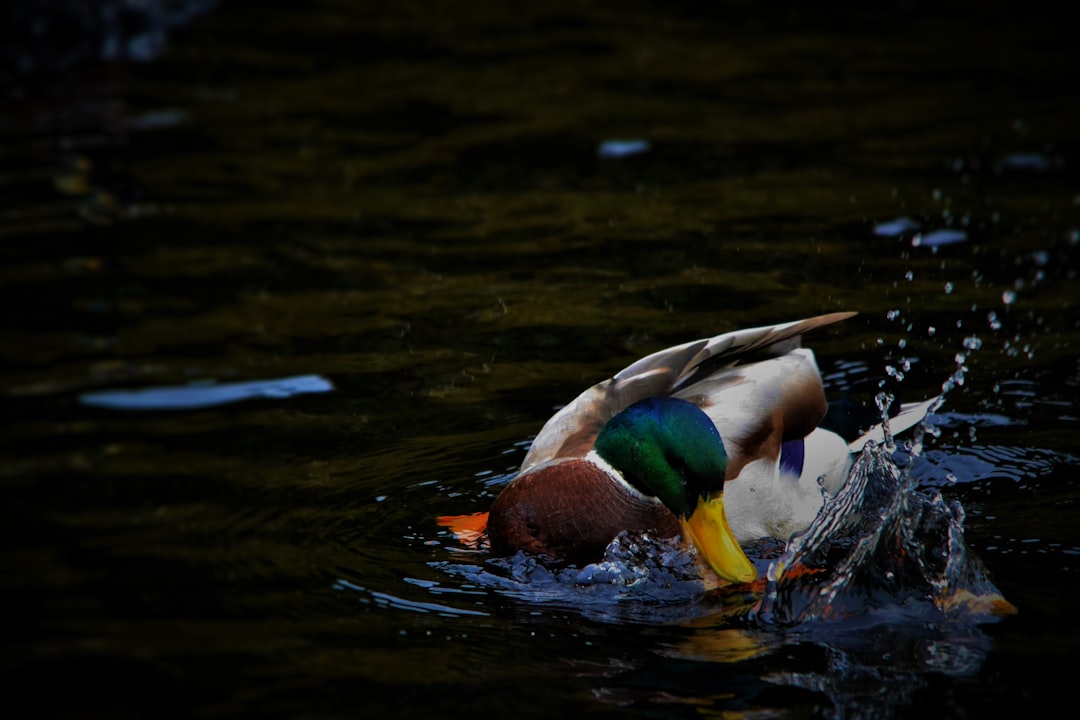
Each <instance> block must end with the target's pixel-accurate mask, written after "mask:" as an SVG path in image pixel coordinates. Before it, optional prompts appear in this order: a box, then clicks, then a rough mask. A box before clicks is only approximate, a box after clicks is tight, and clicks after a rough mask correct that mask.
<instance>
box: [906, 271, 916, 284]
mask: <svg viewBox="0 0 1080 720" xmlns="http://www.w3.org/2000/svg"><path fill="white" fill-rule="evenodd" d="M904 279H905V280H907V281H908V282H911V281H912V280H914V279H915V273H914V272H912V271H911V270H908V271H907V272H906V273H904Z"/></svg>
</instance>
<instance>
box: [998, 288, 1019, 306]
mask: <svg viewBox="0 0 1080 720" xmlns="http://www.w3.org/2000/svg"><path fill="white" fill-rule="evenodd" d="M1001 302H1003V303H1005V304H1006V305H1012V304H1013V303H1014V302H1016V293H1014V292H1013V291H1012V290H1006V291H1005V292H1003V293H1001Z"/></svg>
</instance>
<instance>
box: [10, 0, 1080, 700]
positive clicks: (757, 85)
mask: <svg viewBox="0 0 1080 720" xmlns="http://www.w3.org/2000/svg"><path fill="white" fill-rule="evenodd" d="M367 5H368V4H365V3H348V2H333V1H331V0H321V1H320V2H316V3H310V4H308V5H307V6H306V7H304V8H299V7H293V6H292V5H290V4H287V3H281V4H276V5H273V6H271V7H266V6H265V5H264V4H254V3H243V2H235V3H229V2H222V3H221V4H220V6H219V7H217V8H216V9H213V10H212V11H210V12H209V13H208V14H207V15H205V16H204V17H201V18H198V19H194V20H193V21H192V22H191V23H190V24H189V25H187V26H186V27H184V28H181V29H176V30H175V31H173V32H172V33H171V35H170V36H169V42H168V50H167V52H165V53H164V54H163V55H161V56H160V57H157V58H156V59H153V60H152V61H147V62H138V63H132V62H120V63H100V62H85V63H82V64H79V65H76V66H73V67H69V68H66V69H63V70H62V71H56V72H54V73H48V72H40V73H35V74H9V75H6V76H5V78H6V80H5V88H4V94H3V97H2V100H0V103H2V104H0V123H2V124H0V133H2V134H0V138H2V139H0V166H2V168H3V169H2V170H0V188H2V189H3V193H2V194H0V195H2V197H0V257H2V263H0V293H2V294H3V304H4V307H5V313H4V316H5V319H4V323H3V326H2V328H0V391H2V395H0V408H2V417H3V419H4V432H3V433H2V436H0V482H2V484H3V489H4V495H5V502H4V504H3V521H4V526H5V528H6V531H7V532H6V533H5V542H4V545H3V548H2V556H3V568H4V572H3V586H4V590H5V596H6V599H7V601H8V606H9V608H11V609H10V610H9V615H8V617H9V622H10V630H9V632H8V638H7V642H6V643H5V650H4V653H3V655H2V658H3V668H4V670H5V673H6V675H7V677H8V679H9V682H10V683H11V685H12V687H14V688H16V689H17V690H16V692H18V688H25V689H27V690H31V689H33V695H32V697H33V698H34V702H35V707H37V708H40V709H48V710H52V711H59V712H68V713H74V712H77V713H79V714H83V715H89V716H100V717H123V716H142V715H146V716H161V715H184V716H187V715H192V716H236V715H294V716H305V717H315V716H317V717H339V716H354V715H365V716H367V715H374V714H376V713H386V714H395V715H405V716H419V717H426V716H435V715H447V714H450V713H459V714H471V715H481V714H491V715H494V716H497V717H498V716H507V715H515V716H525V717H533V716H537V717H538V716H551V715H552V714H557V713H568V712H583V713H587V714H590V715H600V714H625V715H640V716H650V717H652V716H660V717H684V716H697V715H711V714H720V713H725V712H731V713H743V712H744V713H747V714H751V713H755V714H756V713H762V714H766V715H769V716H781V717H811V716H836V717H863V716H866V717H871V716H872V717H918V716H925V715H928V714H929V715H932V716H957V715H962V714H970V715H974V714H976V713H985V712H988V711H993V712H994V713H995V714H999V713H1002V712H1005V711H1014V712H1023V713H1024V714H1025V715H1026V714H1032V713H1035V712H1040V711H1045V710H1047V709H1049V708H1052V707H1057V703H1058V702H1059V701H1060V700H1062V699H1064V698H1068V697H1070V696H1071V685H1070V683H1071V667H1072V661H1073V659H1074V658H1075V656H1076V652H1077V650H1078V649H1080V626H1078V624H1077V620H1076V618H1075V611H1074V608H1073V602H1072V598H1073V597H1074V596H1075V594H1076V592H1077V591H1078V590H1080V580H1078V573H1080V563H1078V562H1077V558H1078V555H1080V531H1078V530H1077V527H1080V517H1078V511H1077V504H1076V503H1077V497H1078V491H1077V479H1076V477H1077V475H1076V469H1077V465H1078V462H1077V457H1078V454H1080V453H1078V447H1077V446H1078V443H1077V437H1078V436H1077V431H1078V422H1080V414H1078V413H1077V410H1076V406H1075V403H1076V398H1077V389H1078V386H1080V372H1078V364H1077V348H1078V347H1080V345H1078V341H1080V332H1078V320H1077V313H1076V298H1077V278H1076V269H1077V259H1078V252H1080V175H1078V173H1077V169H1076V163H1077V162H1078V158H1080V143H1078V140H1080V129H1078V128H1080V94H1078V93H1077V83H1076V77H1078V75H1077V70H1078V67H1077V65H1078V63H1077V58H1076V54H1075V49H1074V43H1073V38H1072V35H1071V34H1070V33H1071V26H1070V25H1069V23H1068V22H1066V21H1065V19H1064V18H1055V17H1053V16H1051V15H1047V14H1045V13H1037V12H1035V11H1034V9H1029V8H1027V7H1025V6H1023V5H1001V6H981V7H980V8H979V9H978V11H977V12H973V11H970V10H967V9H965V8H963V7H945V8H938V7H935V8H933V9H931V8H930V7H929V6H926V7H923V6H922V5H920V4H914V5H913V6H912V7H908V6H907V5H904V4H901V3H898V4H896V5H895V6H889V7H886V8H881V9H868V8H862V7H860V8H856V9H852V10H843V11H841V10H834V11H828V12H825V13H823V14H818V13H817V12H815V11H812V10H810V9H807V8H802V7H799V6H795V5H791V6H781V7H772V6H770V7H769V8H764V7H758V6H754V5H750V4H738V3H733V4H727V5H720V4H717V5H712V4H703V3H702V4H696V3H680V4H676V5H672V6H664V5H659V4H650V3H630V4H626V3H619V4H615V3H612V4H603V3H592V4H587V5H583V6H582V5H577V4H571V3H565V4H561V3H546V4H544V5H543V6H542V8H541V7H537V8H532V9H522V8H516V7H510V6H506V7H503V6H501V5H498V4H494V3H483V4H471V5H469V6H467V7H462V6H459V5H458V4H451V3H445V4H443V3H404V4H400V5H394V6H393V8H392V9H390V8H388V7H382V6H381V5H375V4H372V7H368V6H367ZM611 139H642V140H646V141H647V142H648V143H649V145H648V148H647V149H646V150H645V151H644V152H640V153H638V154H634V155H630V156H627V157H618V158H608V157H602V156H601V154H600V152H599V148H600V147H601V143H603V142H604V141H606V140H611ZM902 217H907V218H911V219H912V220H913V221H915V222H916V223H917V224H918V229H912V230H908V231H906V232H904V233H902V234H899V235H894V234H889V233H886V234H881V232H883V231H885V230H888V228H880V231H881V232H875V227H877V226H879V225H880V224H882V223H886V222H890V221H894V220H896V219H898V218H902ZM944 229H951V230H962V231H963V232H964V235H963V238H962V239H960V240H959V241H958V242H952V243H948V242H946V243H943V244H940V245H934V238H935V237H938V238H940V237H941V236H933V235H931V234H930V233H931V232H932V231H934V230H944ZM920 233H921V235H920ZM916 236H918V237H921V238H922V241H921V242H915V241H914V238H915V237H916ZM849 309H853V310H859V311H860V312H861V315H860V316H859V317H857V318H856V319H854V320H851V321H848V322H847V323H845V324H844V325H843V326H842V327H841V328H838V329H837V330H836V331H835V332H832V331H830V332H828V333H824V334H822V335H821V336H820V337H818V338H816V339H815V340H814V342H813V343H812V346H813V347H814V349H815V351H816V352H817V354H818V359H819V363H820V364H821V366H822V369H823V371H824V373H825V375H826V380H827V384H828V385H829V387H830V389H833V390H836V391H842V390H843V389H845V388H846V387H849V386H850V387H851V388H852V390H853V392H854V393H855V394H856V395H858V396H861V397H864V398H868V397H872V396H873V393H874V392H876V391H877V390H878V389H879V386H880V387H883V388H885V389H888V390H890V391H891V392H895V393H896V394H897V395H898V396H900V397H901V398H903V399H911V400H915V399H922V398H924V397H929V396H931V395H934V394H937V393H939V392H940V391H941V388H942V384H943V383H947V384H948V385H949V386H950V387H949V389H948V391H947V393H946V404H945V406H944V407H943V408H942V410H941V413H940V417H939V420H938V422H939V428H940V433H939V435H938V436H937V437H929V438H928V439H927V446H926V450H925V452H924V454H923V457H922V459H921V461H920V462H919V463H917V465H916V466H915V467H914V469H913V472H914V474H915V476H916V477H917V478H918V479H919V482H920V483H921V486H922V487H924V488H928V489H933V488H940V491H941V492H942V494H943V495H944V496H946V497H947V498H948V500H950V501H952V500H955V501H959V502H960V503H962V505H963V508H964V510H965V511H966V523H965V532H966V538H967V542H968V544H969V546H970V547H971V548H972V550H973V551H974V552H976V553H977V554H978V555H979V557H981V559H982V561H983V562H984V563H985V565H986V567H987V569H988V570H989V572H990V573H991V574H992V576H993V578H994V582H995V583H996V585H997V587H998V588H1000V590H1001V591H1002V593H1003V594H1004V596H1005V597H1006V598H1008V600H1010V601H1011V602H1012V603H1013V604H1014V605H1015V606H1016V607H1017V608H1018V609H1019V613H1018V614H1017V615H1015V616H1012V617H1009V618H1006V619H1004V620H1002V621H1000V622H997V623H993V624H984V625H978V626H973V625H972V626H967V625H965V626H963V627H958V628H947V627H941V626H940V624H938V623H935V622H932V621H929V620H926V619H925V618H911V617H905V616H904V614H903V612H902V611H898V612H897V613H896V614H895V615H886V617H885V618H884V619H883V620H878V621H875V622H867V623H865V625H863V624H860V623H859V622H858V621H855V622H854V623H848V624H844V625H842V626H831V625H829V624H828V623H820V624H815V625H813V626H811V627H806V628H800V629H799V630H798V631H796V632H779V631H777V632H769V631H768V630H765V629H763V628H760V627H752V626H751V627H747V626H745V625H740V624H738V623H732V622H731V620H730V618H728V617H727V616H726V615H725V613H724V612H723V608H722V603H721V602H720V601H718V600H715V599H708V598H706V599H703V600H701V601H700V602H698V603H695V604H693V606H692V607H690V608H683V609H682V610H679V611H676V612H661V613H658V614H657V615H655V616H648V615H647V614H646V615H645V616H642V615H641V614H635V613H634V612H632V611H631V612H629V613H628V614H629V616H630V617H629V619H626V620H625V622H624V621H623V620H622V619H621V616H620V611H616V610H613V609H612V608H610V607H605V606H604V605H600V606H596V605H594V604H592V603H591V601H589V600H587V599H586V598H584V596H583V598H582V600H581V602H580V604H578V603H576V602H575V601H574V598H573V596H570V597H569V598H568V597H567V596H566V593H565V592H563V593H562V594H560V595H559V596H558V597H557V598H555V599H554V600H550V601H549V599H548V598H545V597H540V596H539V594H537V595H535V596H530V595H529V592H527V591H526V592H521V590H520V588H518V589H517V590H509V591H508V590H507V589H506V587H504V586H501V585H498V584H494V583H486V582H482V581H480V580H479V579H477V578H476V577H474V576H472V575H470V574H469V573H470V572H471V571H470V570H469V568H471V567H476V566H479V567H482V566H483V564H484V562H485V561H486V560H488V558H486V556H485V555H484V554H483V553H471V554H470V553H466V552H463V551H462V550H461V549H460V546H459V544H458V543H456V542H455V541H454V539H453V538H452V537H450V536H449V534H448V533H447V532H446V531H445V530H444V529H443V528H440V527H439V526H438V525H437V524H436V522H435V518H436V517H437V516H439V515H445V514H464V513H471V512H477V511H482V510H486V509H487V507H488V505H489V504H490V502H491V500H492V499H493V498H494V497H495V495H496V494H497V492H498V489H499V487H500V486H501V484H502V483H504V482H505V481H506V480H508V479H509V477H510V475H511V473H512V471H513V469H514V468H515V467H516V466H517V465H518V464H519V463H520V461H521V458H522V457H523V455H524V452H525V449H526V447H527V445H528V441H529V439H530V438H531V437H532V435H534V434H535V433H536V432H537V431H538V430H539V428H540V426H541V425H542V424H543V422H544V421H545V420H546V419H547V418H548V417H549V416H550V415H551V414H552V412H553V411H554V409H555V408H556V407H558V406H560V405H561V404H563V403H566V402H568V401H569V400H571V399H572V398H573V397H574V396H576V394H577V393H578V392H580V391H581V390H583V389H584V388H585V387H587V386H589V385H591V384H592V383H594V382H596V381H598V380H600V379H603V378H604V377H606V376H607V375H610V374H611V373H612V372H615V371H617V370H618V369H620V368H622V367H623V366H625V365H626V364H628V363H629V362H630V361H632V360H633V359H635V358H637V357H639V356H641V355H644V354H646V353H648V352H651V351H653V350H656V349H659V348H661V347H664V346H666V345H670V344H674V343H678V342H682V341H685V340H689V339H693V338H697V337H701V336H703V335H711V334H715V333H718V332H722V331H725V330H730V329H734V328H738V327H748V326H752V325H758V324H763V323H771V322H779V321H784V320H789V319H795V318H799V317H804V316H808V315H812V314H817V313H821V312H831V311H835V310H849ZM900 374H902V375H903V377H902V379H901V378H900ZM306 375H318V376H321V377H323V378H326V379H328V380H329V381H330V382H331V383H332V384H333V388H334V389H333V390H332V391H330V392H318V393H307V394H295V395H288V394H285V396H277V397H262V398H258V399H253V400H249V401H246V402H240V403H229V404H221V405H213V406H209V407H203V408H191V409H174V410H158V411H151V412H133V411H124V410H115V409H109V408H102V407H92V406H88V405H87V404H85V402H80V397H83V398H84V399H85V395H84V394H85V393H93V392H106V391H113V390H117V389H127V388H139V387H148V386H182V385H185V384H187V383H189V382H191V381H204V380H213V381H217V382H219V383H228V382H238V381H262V380H273V379H278V378H286V377H292V376H306ZM961 380H962V383H961V382H960V381H961ZM541 589H543V588H538V590H537V592H538V593H539V590H541ZM683 610H685V612H684V611H683ZM39 688H44V689H45V692H44V693H43V692H42V691H41V690H39Z"/></svg>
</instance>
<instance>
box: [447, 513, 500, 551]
mask: <svg viewBox="0 0 1080 720" xmlns="http://www.w3.org/2000/svg"><path fill="white" fill-rule="evenodd" d="M487 521H488V514H487V513H486V512H478V513H473V514H472V515H440V516H439V518H438V523H439V525H441V526H443V527H447V528H450V532H452V533H454V537H455V538H457V540H458V542H460V543H462V544H464V545H468V546H469V547H473V548H474V547H477V546H478V545H479V544H480V540H481V538H482V537H483V535H484V530H486V529H487Z"/></svg>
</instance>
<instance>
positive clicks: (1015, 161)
mask: <svg viewBox="0 0 1080 720" xmlns="http://www.w3.org/2000/svg"><path fill="white" fill-rule="evenodd" d="M1053 165H1054V164H1053V163H1052V162H1051V161H1050V158H1048V157H1046V156H1045V155H1043V154H1042V153H1037V152H1031V153H1012V154H1011V155H1006V156H1005V157H1004V158H1002V160H1001V167H1003V168H1007V169H1009V170H1034V171H1036V172H1045V171H1046V170H1049V169H1050V168H1051V167H1053Z"/></svg>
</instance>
